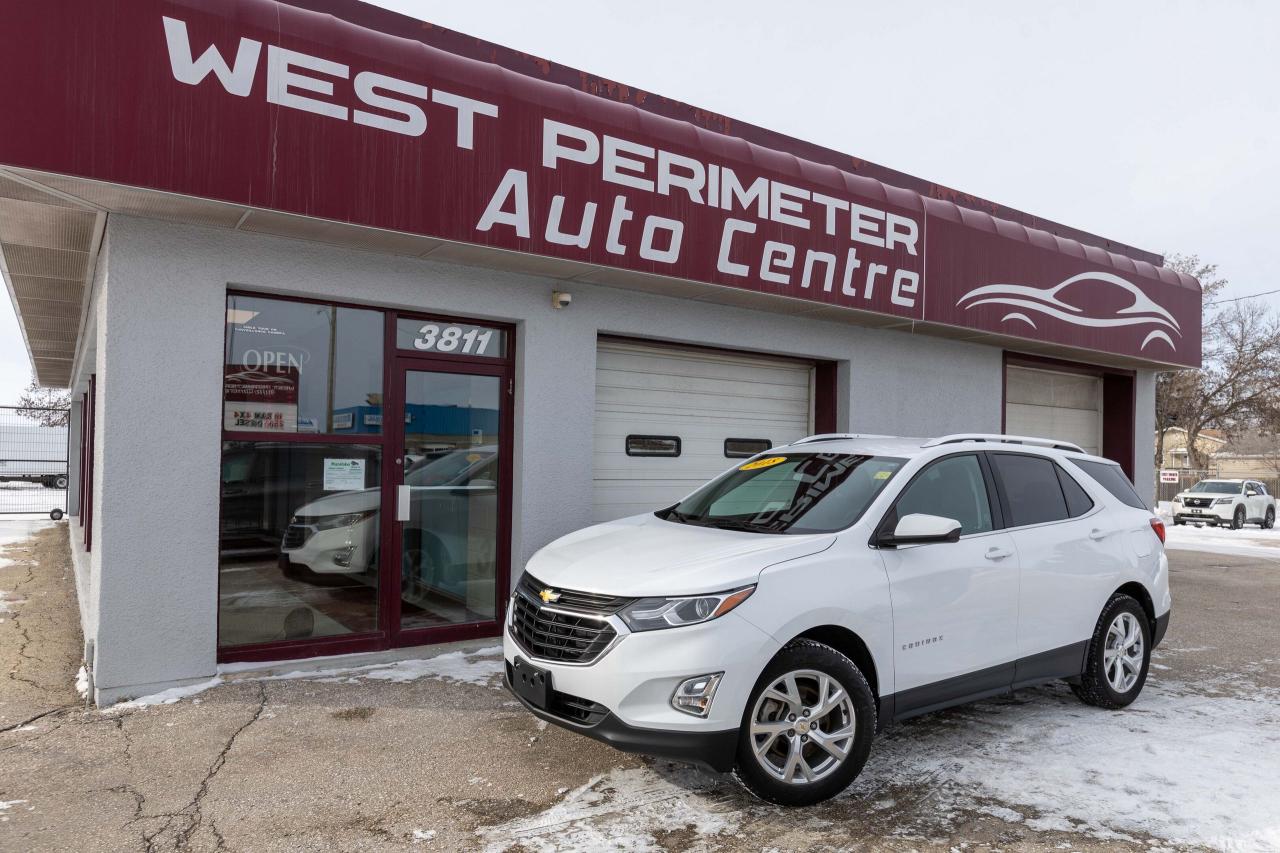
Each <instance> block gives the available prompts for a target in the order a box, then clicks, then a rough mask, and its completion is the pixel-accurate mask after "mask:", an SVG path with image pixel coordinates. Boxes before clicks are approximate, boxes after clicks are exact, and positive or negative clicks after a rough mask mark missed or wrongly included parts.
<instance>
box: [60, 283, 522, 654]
mask: <svg viewBox="0 0 1280 853" xmlns="http://www.w3.org/2000/svg"><path fill="white" fill-rule="evenodd" d="M227 296H228V297H232V296H244V297H250V298H257V299H275V300H280V301H283V302H304V303H309V304H314V305H332V306H334V307H336V308H354V309H358V310H361V311H378V312H380V313H382V315H383V321H384V322H383V351H382V395H383V396H382V399H383V418H382V420H383V426H382V431H381V432H380V433H379V434H377V435H373V434H345V435H344V434H323V433H321V434H310V433H295V434H292V435H289V436H287V437H285V436H280V435H266V434H263V433H257V432H241V431H234V430H226V429H224V430H223V431H222V441H224V442H227V441H280V440H282V439H283V440H286V441H290V442H297V443H312V444H368V445H375V446H378V447H380V449H381V452H382V471H381V474H382V480H381V488H382V514H381V522H380V523H381V527H380V528H379V530H378V533H379V541H380V542H381V543H382V546H381V547H380V548H379V566H378V583H379V590H378V629H377V630H376V631H372V632H366V633H362V634H340V635H338V636H334V637H316V638H308V639H304V640H294V641H272V642H268V643H254V644H250V645H243V646H229V647H222V646H218V650H217V660H218V662H219V663H231V662H238V661H269V660H287V659H297V658H307V657H319V656H324V655H340V654H349V653H354V652H371V651H382V650H385V649H389V648H395V647H398V646H407V645H418V644H425V643H444V642H450V641H454V640H465V639H472V638H476V637H489V636H498V635H500V634H501V631H502V623H503V620H504V619H505V618H506V602H507V592H508V591H509V590H510V588H511V535H512V525H511V507H512V488H513V483H512V471H513V465H512V458H513V456H514V454H515V447H514V434H515V428H514V421H513V418H514V409H515V405H514V401H515V352H516V328H515V326H514V325H512V324H509V323H498V322H492V321H489V320H478V319H473V318H463V317H455V316H445V315H439V314H428V313H421V312H416V311H396V310H393V309H387V308H379V307H378V306H375V305H361V304H359V303H351V302H341V301H338V300H332V299H316V298H311V297H295V296H283V295H280V294H275V293H258V292H254V291H247V290H237V289H228V291H227ZM401 318H403V319H410V320H422V321H424V322H427V321H432V320H434V321H438V322H448V323H471V324H475V325H481V326H485V327H489V328H494V329H501V330H502V331H503V332H505V333H506V340H507V346H506V353H505V355H504V357H503V358H501V359H495V358H476V357H469V356H460V355H447V354H435V353H432V354H431V355H429V356H424V355H418V354H414V353H411V352H408V351H403V350H398V349H397V348H396V320H397V319H401ZM224 357H225V356H224ZM410 364H412V365H415V366H413V367H406V365H410ZM420 365H421V366H420ZM423 366H425V367H423ZM405 369H427V370H435V371H441V372H454V373H482V374H485V375H500V376H503V377H505V378H506V380H507V382H506V389H505V394H504V397H503V407H502V411H501V413H500V421H499V443H500V446H501V447H502V450H503V456H502V458H501V459H500V460H499V466H500V468H499V471H500V477H501V480H502V482H500V483H499V484H498V486H499V491H498V518H499V529H498V543H497V561H498V564H497V566H496V575H497V576H496V577H495V579H494V586H495V592H494V594H495V595H496V596H497V599H498V600H497V602H496V609H495V611H494V614H495V619H494V621H493V622H479V623H471V624H466V625H450V626H444V627H440V628H423V629H415V630H412V631H400V630H399V618H400V605H399V590H400V582H399V580H400V571H399V565H400V537H399V527H400V525H399V524H398V523H397V522H396V521H395V519H394V512H393V511H392V509H393V508H394V506H395V497H396V495H395V484H396V481H397V480H398V479H399V478H401V477H403V476H404V475H403V472H402V471H401V472H396V471H395V462H394V460H395V459H396V458H397V454H398V453H402V452H403V447H402V446H397V445H402V444H403V438H404V414H403V398H404V386H403V382H404V372H403V371H404V370H405ZM492 370H497V371H498V373H496V374H494V373H490V372H489V371H492ZM93 393H94V382H93V377H90V384H89V400H90V403H92V400H93ZM392 406H396V407H398V408H397V410H396V411H397V414H395V415H392V414H391V412H392ZM218 417H219V420H221V419H222V410H221V407H220V408H219V412H218ZM388 421H391V425H390V426H388ZM89 424H90V426H92V420H89ZM92 446H93V445H92V432H91V433H90V440H89V451H90V453H92ZM89 471H90V474H92V463H90V466H89ZM90 503H91V501H86V506H85V514H86V518H85V522H84V524H85V540H86V543H87V542H88V539H89V527H90V523H91V521H92V513H91V510H90V506H89V505H90ZM218 527H219V531H221V527H222V525H221V506H219V525H218ZM219 538H221V533H219ZM388 544H394V546H395V547H394V548H388V547H386V546H387V545H388ZM391 577H394V580H395V582H394V584H392V583H388V578H391ZM389 599H392V600H389ZM215 606H216V602H215ZM220 610H221V608H219V622H221V613H220ZM393 618H394V621H392V619H393Z"/></svg>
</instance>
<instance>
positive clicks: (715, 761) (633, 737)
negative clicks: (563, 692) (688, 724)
mask: <svg viewBox="0 0 1280 853" xmlns="http://www.w3.org/2000/svg"><path fill="white" fill-rule="evenodd" d="M502 682H503V684H505V685H506V687H507V690H510V691H511V695H512V696H515V697H516V699H518V700H520V704H521V705H524V707H525V708H526V709H527V710H528V711H529V713H531V714H533V715H534V716H535V717H538V718H539V719H543V720H546V721H547V722H549V723H554V724H556V725H557V726H560V727H561V728H564V729H568V730H569V731H571V732H575V733H577V734H580V735H586V736H587V737H589V738H594V739H595V740H598V741H600V742H602V743H607V744H609V745H610V746H612V747H613V748H614V749H618V750H621V751H623V752H636V753H640V754H641V755H652V756H656V757H658V758H669V759H672V760H673V761H684V762H688V763H690V764H699V765H701V766H703V767H708V768H710V769H712V770H714V771H716V772H717V773H728V772H729V771H730V770H732V769H733V765H734V762H735V760H736V756H737V751H738V729H737V728H732V729H725V730H724V731H707V732H703V731H666V730H662V729H641V728H637V727H635V726H629V725H627V724H626V723H624V722H623V721H622V720H620V719H618V717H617V716H615V715H614V714H613V713H612V712H605V715H604V717H602V718H601V719H600V720H599V721H597V722H589V723H579V722H576V721H574V720H570V719H567V718H565V717H562V716H560V715H558V714H554V713H551V712H549V711H544V710H542V709H540V708H535V707H534V706H532V705H530V704H529V703H528V702H526V701H525V700H524V699H523V698H522V697H521V696H520V695H519V694H517V693H516V692H515V691H514V690H512V689H511V664H510V663H508V664H507V665H506V671H505V672H504V673H503V675H502ZM553 684H554V679H553Z"/></svg>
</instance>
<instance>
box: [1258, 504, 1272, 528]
mask: <svg viewBox="0 0 1280 853" xmlns="http://www.w3.org/2000/svg"><path fill="white" fill-rule="evenodd" d="M1260 526H1261V527H1262V529H1263V530H1270V529H1271V528H1273V527H1275V526H1276V509H1275V507H1271V506H1269V507H1267V515H1266V517H1265V518H1263V519H1262V524H1261V525H1260Z"/></svg>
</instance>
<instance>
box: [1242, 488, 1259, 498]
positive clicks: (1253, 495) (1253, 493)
mask: <svg viewBox="0 0 1280 853" xmlns="http://www.w3.org/2000/svg"><path fill="white" fill-rule="evenodd" d="M1244 496H1245V497H1246V498H1256V497H1257V496H1258V490H1257V489H1246V490H1245V493H1244Z"/></svg>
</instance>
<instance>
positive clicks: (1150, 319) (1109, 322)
mask: <svg viewBox="0 0 1280 853" xmlns="http://www.w3.org/2000/svg"><path fill="white" fill-rule="evenodd" d="M1081 282H1096V283H1097V284H1096V286H1097V287H1116V288H1120V289H1121V290H1123V291H1125V292H1126V293H1128V294H1129V296H1131V297H1132V300H1133V301H1132V302H1131V303H1130V304H1129V305H1128V306H1126V307H1124V308H1120V309H1118V310H1116V311H1115V312H1113V314H1112V316H1103V317H1096V316H1090V315H1089V314H1088V313H1086V311H1085V309H1084V308H1081V307H1078V306H1076V305H1072V304H1071V303H1070V302H1068V301H1067V300H1065V299H1063V298H1061V297H1060V295H1059V294H1060V293H1061V292H1062V291H1063V290H1065V289H1066V288H1068V287H1070V286H1071V285H1073V284H1079V283H1081ZM956 305H957V306H959V307H964V308H965V309H966V310H967V309H969V308H976V307H978V306H979V305H1007V306H1008V307H1010V308H1013V309H1020V310H1013V311H1010V312H1009V313H1008V314H1006V315H1004V317H1002V318H1001V319H1002V320H1003V321H1004V322H1009V321H1011V320H1019V321H1021V322H1023V323H1026V324H1027V325H1029V326H1031V328H1033V329H1034V328H1036V324H1035V321H1034V320H1033V319H1032V318H1031V316H1030V315H1029V314H1027V313H1026V312H1028V311H1030V312H1033V313H1038V314H1041V315H1044V316H1047V317H1053V318H1054V319H1057V320H1061V321H1063V322H1064V323H1070V324H1071V325H1073V326H1087V327H1089V328H1095V329H1097V328H1109V327H1118V326H1153V327H1155V328H1152V330H1151V331H1150V332H1149V333H1148V334H1147V336H1146V337H1145V338H1143V340H1142V347H1141V349H1146V348H1147V345H1148V344H1150V343H1151V342H1153V341H1164V342H1165V343H1166V344H1168V345H1169V348H1170V349H1172V350H1177V346H1175V345H1174V343H1173V338H1171V337H1170V336H1169V332H1170V331H1172V332H1173V333H1174V334H1175V335H1178V336H1179V337H1181V335H1182V330H1181V328H1180V327H1179V326H1178V321H1177V320H1175V319H1174V318H1173V315H1172V314H1170V313H1169V312H1168V311H1166V310H1165V309H1164V308H1161V307H1160V306H1159V305H1157V304H1156V303H1155V301H1153V300H1152V299H1151V297H1149V296H1147V295H1146V294H1145V293H1143V292H1142V290H1141V289H1140V288H1139V287H1138V286H1137V285H1135V284H1133V283H1132V282H1129V281H1125V280H1124V279H1123V278H1120V277H1119V276H1117V275H1112V274H1111V273H1105V272H1087V273H1080V274H1079V275H1073V276H1071V278H1068V279H1066V280H1064V281H1061V282H1059V283H1058V284H1055V285H1054V286H1053V287H1049V288H1039V287H1030V286H1027V285H1024V284H988V285H984V286H982V287H978V288H975V289H973V290H970V291H969V292H968V293H966V294H965V295H964V296H962V297H960V299H959V301H958V302H956ZM1166 330H1168V331H1166Z"/></svg>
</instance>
